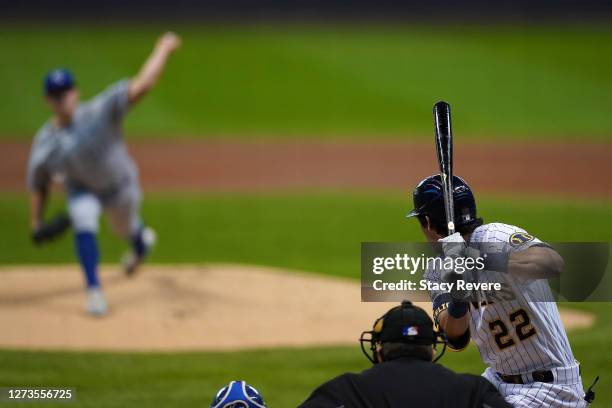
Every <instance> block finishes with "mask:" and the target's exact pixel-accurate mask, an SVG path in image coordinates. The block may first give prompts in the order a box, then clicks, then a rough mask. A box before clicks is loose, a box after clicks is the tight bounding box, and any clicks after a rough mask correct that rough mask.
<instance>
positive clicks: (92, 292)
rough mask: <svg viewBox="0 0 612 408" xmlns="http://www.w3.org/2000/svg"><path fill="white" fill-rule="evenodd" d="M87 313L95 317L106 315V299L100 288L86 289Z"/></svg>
mask: <svg viewBox="0 0 612 408" xmlns="http://www.w3.org/2000/svg"><path fill="white" fill-rule="evenodd" d="M86 309H87V313H89V314H90V315H92V316H95V317H101V316H104V315H105V314H106V313H108V306H107V304H106V298H105V297H104V294H103V293H102V290H101V289H100V288H92V289H87V306H86Z"/></svg>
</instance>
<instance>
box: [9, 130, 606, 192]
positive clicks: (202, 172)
mask: <svg viewBox="0 0 612 408" xmlns="http://www.w3.org/2000/svg"><path fill="white" fill-rule="evenodd" d="M28 151H29V144H28V143H23V142H6V141H5V142H0V191H23V190H24V188H25V186H24V178H25V167H26V161H27V157H28ZM130 151H131V152H132V154H133V155H134V157H135V158H136V160H137V162H138V164H139V166H140V169H141V177H142V181H143V184H144V188H145V189H146V190H147V191H155V190H161V191H168V190H170V191H172V190H184V191H262V190H277V191H278V190H281V191H283V190H296V189H304V188H325V189H335V188H347V189H356V188H367V189H401V190H402V191H406V190H408V189H411V188H412V186H414V184H415V183H416V182H417V181H418V180H420V179H421V178H423V177H424V176H426V175H429V174H433V173H435V172H436V160H435V153H434V150H433V143H421V142H399V141H384V142H380V143H378V142H374V141H372V140H370V141H348V140H336V141H318V140H315V141H309V140H301V141H274V140H270V141H261V140H259V141H249V140H241V141H227V140H206V141H197V140H193V141H187V140H179V141H170V140H164V141H146V142H145V141H139V142H134V143H131V144H130ZM455 155H456V166H455V171H456V173H457V174H460V175H462V176H464V177H465V178H467V179H468V180H469V181H470V183H471V184H472V186H473V187H474V188H475V190H476V191H477V192H480V191H484V192H502V193H504V192H505V193H507V192H513V193H537V194H560V195H566V196H585V195H586V196H589V197H612V178H610V177H601V175H602V174H612V160H610V157H612V144H606V143H587V144H582V143H576V142H574V143H565V142H559V143H554V142H535V143H534V142H522V143H519V142H499V143H473V142H467V143H460V144H458V146H456V148H455Z"/></svg>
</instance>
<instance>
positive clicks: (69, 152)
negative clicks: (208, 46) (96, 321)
mask: <svg viewBox="0 0 612 408" xmlns="http://www.w3.org/2000/svg"><path fill="white" fill-rule="evenodd" d="M180 43H181V40H180V38H179V37H178V36H177V35H176V34H174V33H165V34H163V35H162V36H161V37H160V38H159V40H158V41H157V43H156V45H155V48H154V50H153V52H152V53H151V55H150V56H149V58H148V59H147V60H146V62H145V63H144V65H143V66H142V68H141V70H140V71H139V73H138V74H137V75H136V76H135V77H134V78H132V79H129V80H127V79H126V80H122V81H119V82H117V83H115V84H113V85H111V86H109V87H108V88H107V89H106V90H105V91H103V92H102V93H100V94H99V95H97V96H95V97H94V98H93V99H91V100H90V101H88V102H85V103H79V91H78V89H77V87H76V83H75V80H74V77H73V75H72V74H71V72H70V71H68V70H66V69H56V70H52V71H50V72H49V73H48V74H47V76H46V77H45V81H44V91H45V100H46V102H47V104H48V106H49V107H50V109H51V111H52V113H53V116H52V117H51V119H50V120H49V121H47V122H46V123H45V124H44V125H43V126H42V127H41V128H40V130H39V131H38V133H37V134H36V137H35V138H34V142H33V144H32V150H31V153H30V160H29V163H28V169H27V185H28V188H29V190H30V191H31V228H32V230H33V233H34V236H38V235H41V234H40V230H41V229H43V226H44V222H43V218H44V213H45V205H46V203H47V201H48V198H49V191H50V184H51V182H52V181H60V182H61V183H62V184H63V185H64V187H65V190H66V193H67V203H68V213H69V216H70V221H71V224H72V226H73V228H74V237H75V249H76V254H77V257H78V259H79V262H80V264H81V268H82V270H83V273H84V275H85V281H86V287H87V311H88V312H89V313H90V314H92V315H94V316H101V315H104V314H106V312H107V303H106V300H105V298H104V296H103V293H102V290H101V286H100V281H99V279H98V245H97V241H96V234H97V232H98V221H99V218H100V215H101V212H102V211H103V210H104V212H105V213H106V214H107V216H108V219H109V221H110V224H111V225H112V227H113V230H114V231H115V233H116V234H118V235H119V236H120V237H122V238H124V239H126V240H127V241H128V242H129V243H130V245H131V251H130V252H129V253H128V256H127V257H126V258H124V268H125V271H126V273H127V274H128V275H131V274H132V273H133V272H134V271H135V269H136V267H137V266H138V265H139V264H140V263H141V262H142V260H143V259H144V258H145V257H146V255H147V253H148V252H149V250H150V248H151V246H152V245H153V243H154V241H155V236H154V233H153V231H152V230H151V229H150V228H147V227H146V226H145V224H144V223H143V221H142V220H141V218H140V203H141V189H140V184H139V180H138V169H137V167H136V164H135V163H134V161H133V160H132V158H131V157H130V156H129V154H128V151H127V148H126V145H125V142H124V140H123V134H122V122H123V118H124V117H125V115H126V113H127V112H128V111H129V109H130V108H131V107H132V106H134V105H135V104H136V103H138V102H139V101H140V100H141V99H142V97H143V96H144V95H145V94H146V93H147V92H148V91H149V90H150V89H151V88H153V86H154V85H155V84H156V83H157V80H158V78H159V77H160V75H161V73H162V71H163V70H164V67H165V66H166V61H167V60H168V57H169V56H170V55H171V54H172V52H173V51H174V50H176V49H177V48H178V47H179V46H180ZM43 235H44V234H43Z"/></svg>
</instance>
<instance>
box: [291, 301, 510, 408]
mask: <svg viewBox="0 0 612 408" xmlns="http://www.w3.org/2000/svg"><path fill="white" fill-rule="evenodd" d="M360 342H361V348H362V350H363V352H364V354H365V355H366V357H368V359H369V360H370V361H372V363H374V366H373V367H371V368H369V369H367V370H365V371H363V372H361V373H359V374H355V373H346V374H343V375H341V376H339V377H336V378H334V379H333V380H331V381H328V382H327V383H325V384H323V385H321V386H320V387H319V388H317V389H316V390H315V391H314V392H313V393H312V395H311V396H310V397H309V398H308V399H307V400H306V401H305V402H303V403H302V405H301V406H300V407H302V408H315V407H316V408H326V407H329V408H340V407H345V408H349V407H350V408H392V407H393V408H397V407H419V408H429V407H432V408H433V407H447V408H451V407H457V408H459V407H461V408H463V407H465V408H478V407H482V408H493V407H494V408H498V407H499V408H507V407H508V408H509V407H510V405H509V404H508V403H507V402H506V401H505V400H504V399H503V398H502V396H501V395H500V394H499V393H498V391H497V390H496V389H495V387H493V385H492V384H491V383H490V382H489V381H488V380H487V379H485V378H484V377H481V376H476V375H471V374H455V373H454V372H452V371H450V370H448V369H446V368H444V367H442V366H441V365H439V364H436V363H435V361H437V360H438V359H439V358H440V357H442V354H443V353H444V350H445V349H446V339H445V337H444V335H443V334H442V333H441V332H439V331H436V330H434V327H433V321H432V320H431V319H430V318H429V316H428V315H427V313H425V311H424V310H423V309H421V308H419V307H416V306H414V305H412V303H410V302H407V301H405V302H403V303H402V304H401V305H400V306H396V307H394V308H392V309H391V310H389V311H388V312H387V313H386V314H385V315H383V316H382V317H380V318H379V319H377V320H376V322H375V323H374V328H373V330H371V331H366V332H363V334H362V335H361V339H360ZM365 343H369V345H370V347H369V348H370V352H368V351H367V350H366V348H365V347H364V344H365ZM438 344H442V347H443V348H442V352H441V353H440V354H438V355H437V356H436V358H435V360H434V351H435V349H436V346H437V345H438Z"/></svg>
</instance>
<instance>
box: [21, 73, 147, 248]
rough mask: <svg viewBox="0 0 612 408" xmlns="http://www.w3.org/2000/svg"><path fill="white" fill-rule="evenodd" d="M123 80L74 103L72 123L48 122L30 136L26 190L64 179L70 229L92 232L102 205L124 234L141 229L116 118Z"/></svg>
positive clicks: (134, 179) (122, 103) (136, 191)
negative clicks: (75, 106)
mask: <svg viewBox="0 0 612 408" xmlns="http://www.w3.org/2000/svg"><path fill="white" fill-rule="evenodd" d="M128 85H129V82H128V81H127V80H123V81H120V82H118V83H116V84H114V85H111V86H110V87H109V88H107V89H106V90H105V91H104V92H102V93H101V94H99V95H97V96H96V97H94V98H93V99H92V100H90V101H88V102H85V103H82V104H80V105H79V106H78V108H77V110H76V112H75V114H74V117H73V120H72V123H71V124H70V126H69V127H67V128H62V129H58V128H57V127H55V125H54V124H53V123H52V121H48V122H47V123H45V124H44V125H43V127H42V128H41V129H40V130H39V131H38V133H37V134H36V137H35V138H34V143H33V145H32V150H31V153H30V160H29V163H28V176H27V183H28V187H29V189H30V190H36V189H41V188H45V187H46V186H47V185H48V184H49V183H50V181H51V180H52V179H61V180H63V182H64V184H65V187H66V190H67V193H68V209H69V212H70V217H71V219H72V222H73V225H74V228H75V231H77V232H82V231H89V232H94V233H95V232H97V230H98V219H99V216H100V212H101V209H102V208H104V209H105V211H106V213H107V214H108V216H109V219H110V222H111V224H112V226H113V228H114V230H115V232H116V233H117V234H119V235H121V236H123V237H125V238H129V237H130V235H132V234H134V233H136V232H137V230H138V228H140V224H141V221H140V216H139V208H140V201H141V196H142V193H141V190H140V185H139V182H138V169H137V167H136V164H135V163H134V161H133V160H132V158H131V157H130V156H129V154H128V152H127V148H126V146H125V143H124V140H123V136H122V132H121V122H122V120H123V117H124V115H125V113H126V112H127V111H128V109H129V103H128Z"/></svg>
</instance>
